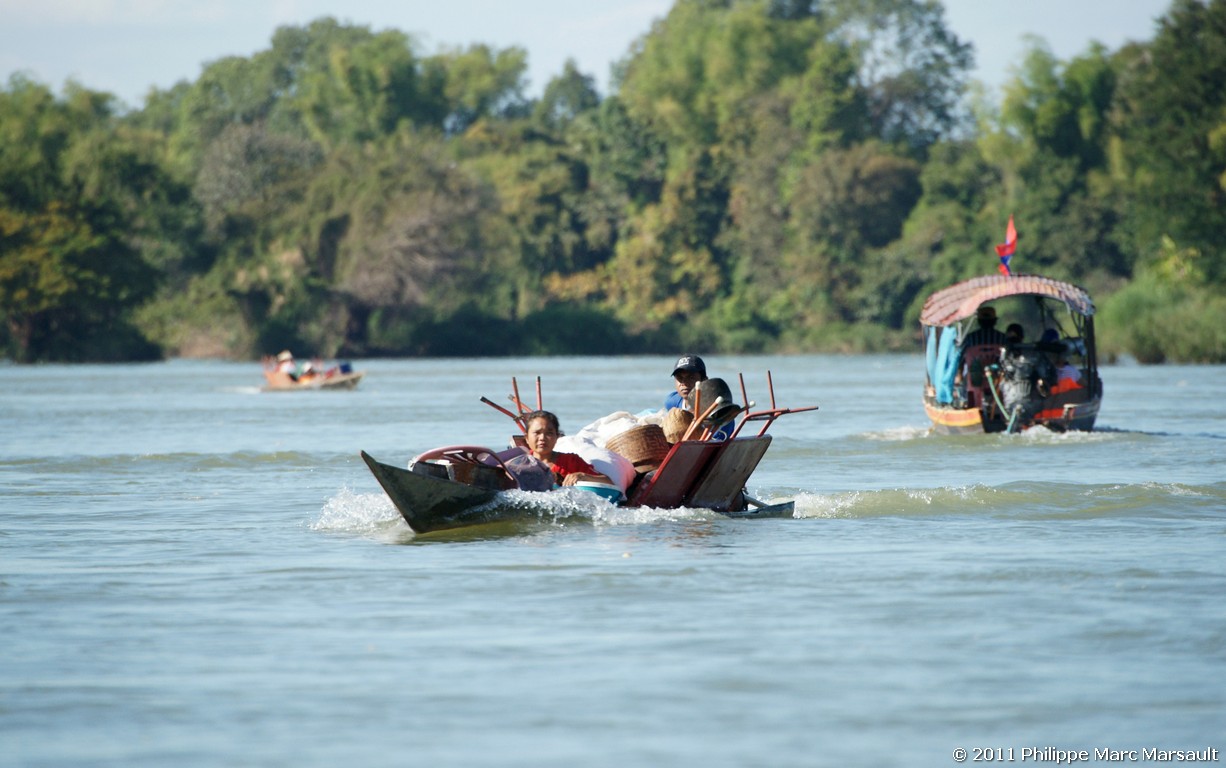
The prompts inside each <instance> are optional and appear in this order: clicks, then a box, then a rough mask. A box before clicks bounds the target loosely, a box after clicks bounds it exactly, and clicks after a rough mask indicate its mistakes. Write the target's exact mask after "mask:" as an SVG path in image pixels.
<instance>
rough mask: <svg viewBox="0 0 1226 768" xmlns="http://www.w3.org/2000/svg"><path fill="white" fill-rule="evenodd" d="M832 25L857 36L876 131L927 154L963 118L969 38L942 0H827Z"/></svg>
mask: <svg viewBox="0 0 1226 768" xmlns="http://www.w3.org/2000/svg"><path fill="white" fill-rule="evenodd" d="M820 7H821V8H823V9H824V10H825V12H826V14H827V20H828V23H829V24H830V26H831V27H833V28H835V29H837V30H838V34H839V35H840V36H841V37H843V38H844V39H850V40H853V41H854V44H855V49H856V51H857V59H858V61H859V62H860V65H859V79H860V84H861V88H862V89H863V91H864V93H865V98H866V101H867V104H868V112H869V116H870V117H869V119H870V121H871V124H872V135H874V136H875V137H877V138H878V139H880V140H882V141H884V142H886V143H889V144H895V145H898V146H901V147H905V148H907V149H909V150H911V151H913V152H916V153H917V154H919V155H920V156H922V154H923V152H924V151H925V150H926V149H927V148H928V147H930V146H931V145H932V144H934V143H935V142H936V141H938V140H939V139H941V138H943V137H945V136H947V135H949V133H950V131H951V130H952V129H954V128H956V127H958V126H959V125H960V124H961V122H962V121H963V120H964V116H963V115H962V114H961V113H960V109H959V105H960V103H961V102H962V97H963V93H964V91H965V88H966V78H967V75H968V72H969V71H970V68H971V65H972V63H973V52H972V48H971V46H970V44H968V43H963V42H962V41H960V40H959V39H958V37H957V36H956V35H955V34H954V33H953V32H952V31H951V30H950V29H949V28H948V27H947V26H946V25H945V8H944V6H943V5H942V4H941V3H940V2H939V0H827V2H824V3H822V4H821V5H820Z"/></svg>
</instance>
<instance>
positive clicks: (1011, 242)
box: [996, 214, 1017, 277]
mask: <svg viewBox="0 0 1226 768" xmlns="http://www.w3.org/2000/svg"><path fill="white" fill-rule="evenodd" d="M1015 250H1017V230H1016V229H1014V227H1013V214H1009V226H1008V227H1006V228H1005V242H1004V243H1003V244H1002V245H998V246H996V255H997V256H999V257H1000V267H999V269H1000V273H1001V274H1002V275H1005V276H1006V277H1011V276H1012V275H1013V270H1012V269H1010V267H1009V262H1010V261H1012V260H1013V252H1014V251H1015Z"/></svg>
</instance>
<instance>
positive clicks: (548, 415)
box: [523, 411, 562, 437]
mask: <svg viewBox="0 0 1226 768" xmlns="http://www.w3.org/2000/svg"><path fill="white" fill-rule="evenodd" d="M537 419H544V420H545V423H546V424H549V425H551V426H552V427H553V428H554V431H556V432H557V433H558V437H561V436H562V425H561V424H559V423H558V417H557V416H555V415H554V414H553V413H552V412H551V411H532V412H530V413H525V414H524V415H523V420H524V432H527V431H528V425H529V424H531V423H532V422H534V421H536V420H537Z"/></svg>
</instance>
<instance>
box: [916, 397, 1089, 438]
mask: <svg viewBox="0 0 1226 768" xmlns="http://www.w3.org/2000/svg"><path fill="white" fill-rule="evenodd" d="M1101 404H1102V398H1101V397H1098V396H1091V397H1085V398H1084V399H1080V400H1070V399H1069V398H1067V397H1060V396H1058V395H1057V396H1052V397H1048V398H1046V399H1045V400H1044V401H1043V405H1042V406H1041V407H1040V409H1039V411H1038V412H1037V413H1036V414H1035V415H1034V417H1033V418H1031V419H1029V420H1028V421H1027V422H1026V423H1024V424H1015V425H1013V431H1015V432H1020V431H1022V430H1025V429H1029V428H1031V427H1036V426H1041V427H1046V428H1047V429H1050V430H1052V431H1054V432H1069V431H1074V432H1089V431H1092V430H1093V429H1094V422H1095V421H1096V420H1097V419H1098V409H1099V406H1100V405H1101ZM924 412H925V413H926V414H927V415H928V420H929V421H931V422H932V431H933V432H936V433H938V434H942V435H973V434H983V433H985V432H987V433H992V432H1005V431H1007V430H1009V422H1008V421H1007V420H1006V419H1004V418H1003V417H1002V416H1001V415H1000V414H998V413H997V409H995V408H994V407H987V408H984V409H980V408H954V407H952V406H948V405H942V404H940V403H937V402H935V401H934V400H933V399H932V398H931V397H928V396H925V397H924ZM985 412H986V414H985ZM985 415H986V418H985Z"/></svg>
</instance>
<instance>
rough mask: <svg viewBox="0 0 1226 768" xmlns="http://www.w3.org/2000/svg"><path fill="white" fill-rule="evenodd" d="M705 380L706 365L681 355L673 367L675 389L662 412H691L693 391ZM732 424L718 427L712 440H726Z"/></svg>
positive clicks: (700, 360) (698, 358)
mask: <svg viewBox="0 0 1226 768" xmlns="http://www.w3.org/2000/svg"><path fill="white" fill-rule="evenodd" d="M706 380H707V364H706V363H704V362H703V360H702V358H701V357H699V356H698V355H682V356H681V357H679V358H678V359H677V362H676V364H674V365H673V384H674V385H675V386H676V389H674V390H673V391H672V393H671V394H670V395H669V396H668V397H666V398H664V410H665V411H668V410H671V409H673V408H680V409H681V410H683V411H689V410H691V407H690V403H691V402H692V401H693V393H694V390H696V389H697V388H698V385H699V384H701V383H702V382H704V381H706ZM732 426H733V425H732V423H731V422H730V423H728V424H725V425H724V426H722V427H720V428H719V429H718V430H717V431H716V432H715V434H713V435H712V436H711V439H713V440H727V439H728V436H729V435H731V434H732Z"/></svg>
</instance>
